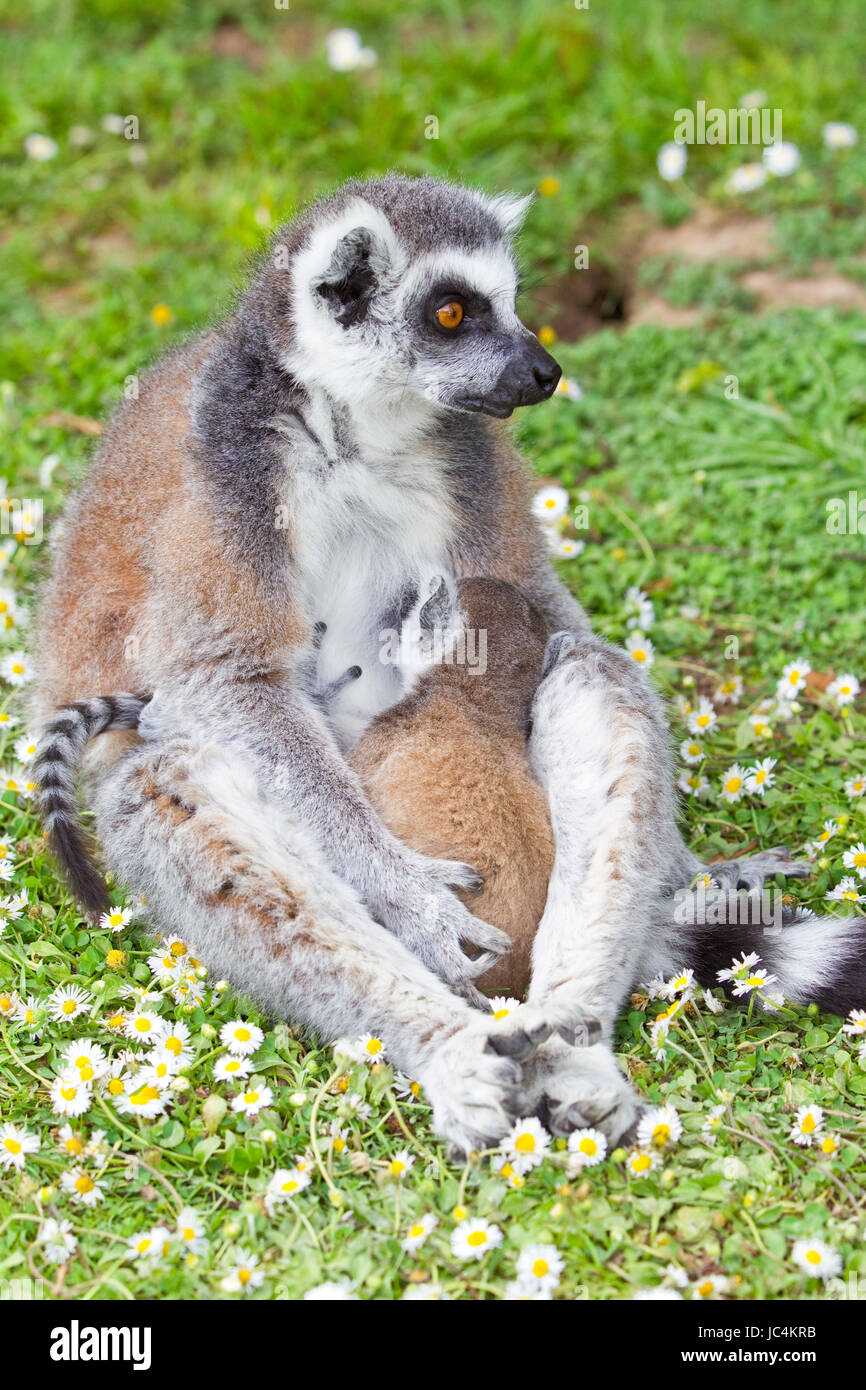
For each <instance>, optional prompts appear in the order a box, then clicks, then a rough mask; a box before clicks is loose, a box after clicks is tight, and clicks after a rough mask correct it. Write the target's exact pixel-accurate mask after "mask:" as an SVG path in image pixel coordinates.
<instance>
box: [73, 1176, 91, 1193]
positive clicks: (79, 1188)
mask: <svg viewBox="0 0 866 1390" xmlns="http://www.w3.org/2000/svg"><path fill="white" fill-rule="evenodd" d="M93 1186H94V1184H93V1180H92V1178H89V1177H88V1176H87V1174H86V1173H82V1174H81V1177H80V1178H76V1179H75V1190H76V1192H81V1193H82V1194H83V1193H85V1192H92V1191H93Z"/></svg>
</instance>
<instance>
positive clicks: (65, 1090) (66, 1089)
mask: <svg viewBox="0 0 866 1390" xmlns="http://www.w3.org/2000/svg"><path fill="white" fill-rule="evenodd" d="M60 1094H61V1096H62V1097H63V1099H64V1100H74V1099H75V1097H76V1096H77V1095H78V1087H77V1086H61V1087H60Z"/></svg>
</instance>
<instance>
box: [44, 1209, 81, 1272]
mask: <svg viewBox="0 0 866 1390" xmlns="http://www.w3.org/2000/svg"><path fill="white" fill-rule="evenodd" d="M37 1239H38V1241H39V1243H40V1245H43V1246H44V1247H45V1258H46V1260H47V1261H48V1263H49V1264H53V1265H59V1264H65V1263H66V1261H67V1260H68V1259H70V1258H71V1257H72V1256H73V1255H74V1254H75V1252H76V1250H77V1249H78V1239H77V1237H76V1236H74V1235H73V1234H72V1222H71V1221H57V1220H55V1218H54V1217H53V1216H49V1217H48V1219H47V1220H46V1221H43V1223H42V1226H41V1228H40V1231H39V1235H38V1237H37Z"/></svg>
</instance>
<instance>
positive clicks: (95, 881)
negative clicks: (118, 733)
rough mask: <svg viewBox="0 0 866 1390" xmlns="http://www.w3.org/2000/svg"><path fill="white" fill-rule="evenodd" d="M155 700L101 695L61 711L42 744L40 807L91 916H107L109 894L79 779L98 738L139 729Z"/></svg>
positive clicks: (36, 765)
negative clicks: (81, 809) (86, 823)
mask: <svg viewBox="0 0 866 1390" xmlns="http://www.w3.org/2000/svg"><path fill="white" fill-rule="evenodd" d="M149 700H150V696H149V695H129V694H122V695H100V696H97V697H96V698H95V699H93V700H77V701H75V703H74V704H71V705H67V706H66V708H65V709H62V710H60V712H59V713H58V714H57V716H56V717H55V718H54V719H53V720H52V721H51V723H50V724H49V725H48V726H47V728H46V729H45V732H44V733H43V735H42V737H41V738H40V740H39V745H38V747H37V750H36V757H35V759H34V763H33V768H34V776H35V779H36V781H37V783H38V785H39V793H38V804H39V809H40V811H41V813H42V819H43V821H44V823H45V828H46V830H47V831H48V834H49V840H50V843H51V848H52V850H53V851H54V854H55V856H56V858H57V860H58V861H59V863H60V865H61V866H62V868H63V871H64V873H65V875H66V877H67V879H68V880H69V885H70V887H71V888H72V891H73V892H74V894H75V896H76V898H77V899H78V900H79V902H80V903H81V904H82V906H83V907H85V908H86V909H87V911H88V912H92V913H97V912H105V911H106V910H107V908H108V906H109V897H108V889H107V888H106V886H105V882H104V880H103V878H102V875H101V874H100V872H99V870H98V869H97V867H96V865H95V863H94V862H93V858H92V856H91V853H90V849H89V847H88V843H87V839H86V836H85V834H84V831H83V829H82V827H81V824H80V822H79V819H78V804H77V800H76V795H75V775H76V772H77V771H78V767H79V764H80V763H81V759H82V757H83V755H84V750H85V747H86V746H87V744H88V743H89V742H90V740H91V739H92V738H95V737H96V736H97V734H103V733H106V732H108V731H109V730H111V729H135V728H137V727H138V721H139V719H140V717H141V712H142V710H143V709H144V707H145V705H146V704H147V703H148V701H149Z"/></svg>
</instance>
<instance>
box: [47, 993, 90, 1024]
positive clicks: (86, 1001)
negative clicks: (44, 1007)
mask: <svg viewBox="0 0 866 1390" xmlns="http://www.w3.org/2000/svg"><path fill="white" fill-rule="evenodd" d="M92 1002H93V996H92V995H91V994H89V993H88V991H87V990H86V989H82V988H81V986H80V985H58V987H57V989H55V990H52V992H51V994H49V996H48V1010H49V1013H50V1014H51V1017H52V1018H53V1019H54V1021H55V1023H71V1021H72V1020H73V1019H74V1018H78V1017H79V1015H80V1014H89V1013H90V1006H91V1004H92Z"/></svg>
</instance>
